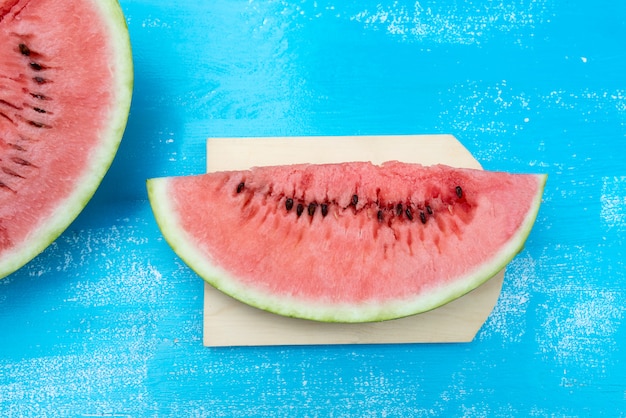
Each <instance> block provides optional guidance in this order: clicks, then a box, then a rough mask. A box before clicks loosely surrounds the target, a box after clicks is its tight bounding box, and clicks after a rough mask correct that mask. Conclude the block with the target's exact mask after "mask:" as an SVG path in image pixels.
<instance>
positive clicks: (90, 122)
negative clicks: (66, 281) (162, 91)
mask: <svg viewBox="0 0 626 418" xmlns="http://www.w3.org/2000/svg"><path fill="white" fill-rule="evenodd" d="M132 84H133V71H132V57H131V51H130V42H129V38H128V31H127V28H126V24H125V20H124V16H123V15H122V12H121V10H120V8H119V5H118V3H117V2H116V1H115V0H37V1H30V0H0V278H1V277H4V276H6V275H7V274H9V273H11V272H13V271H15V270H16V269H17V268H19V267H21V266H22V265H23V264H25V263H26V262H28V261H29V260H30V259H31V258H33V257H34V256H36V255H37V254H38V253H39V252H40V251H42V250H43V249H44V248H45V247H46V246H47V245H48V244H49V243H50V242H52V241H53V240H54V239H55V238H56V237H57V236H58V235H59V234H60V233H61V232H62V231H63V230H64V229H65V228H66V227H67V226H68V225H69V223H71V221H72V220H73V219H74V218H75V217H76V216H77V215H78V213H79V212H80V211H81V210H82V208H83V207H84V206H85V204H86V203H87V201H88V200H89V199H90V197H91V195H92V194H93V193H94V191H95V189H96V188H97V186H98V184H99V183H100V181H101V179H102V177H103V176H104V174H105V172H106V171H107V169H108V167H109V165H110V164H111V161H112V159H113V157H114V155H115V153H116V150H117V147H118V145H119V142H120V139H121V137H122V134H123V131H124V128H125V125H126V119H127V116H128V112H129V106H130V98H131V94H132Z"/></svg>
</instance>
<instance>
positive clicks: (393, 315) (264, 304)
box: [147, 174, 547, 323]
mask: <svg viewBox="0 0 626 418" xmlns="http://www.w3.org/2000/svg"><path fill="white" fill-rule="evenodd" d="M530 176H532V177H534V178H535V179H536V182H537V188H536V193H535V194H534V196H533V197H532V199H531V200H532V201H531V202H530V205H529V209H528V211H527V212H526V214H525V216H524V219H523V221H522V223H521V224H520V226H519V228H518V229H517V230H516V231H515V233H514V234H512V236H511V237H510V239H509V240H508V241H507V242H506V244H505V245H503V246H502V247H501V248H500V249H499V251H497V253H495V254H494V255H493V257H491V258H490V259H488V260H487V261H485V262H484V263H483V264H482V265H480V266H479V267H478V268H476V269H475V270H474V271H472V272H470V273H468V274H467V275H465V276H464V277H462V278H460V279H459V280H456V281H454V282H453V283H451V284H448V285H445V286H442V287H440V288H438V289H436V290H432V291H430V292H428V293H427V294H425V295H420V296H418V297H414V298H408V299H401V300H390V301H386V302H385V303H383V304H379V303H372V304H370V303H368V302H365V303H359V304H358V305H355V304H351V303H346V304H342V303H334V302H333V303H329V304H324V303H318V302H315V303H313V304H311V305H308V304H307V303H306V302H303V301H302V300H300V299H298V298H290V297H288V296H284V295H280V296H278V295H275V294H272V293H269V292H263V291H259V289H256V288H252V287H249V286H245V285H241V284H240V281H239V280H238V278H237V277H234V276H233V275H232V274H231V273H230V272H228V271H226V270H224V269H223V268H220V267H219V266H217V265H216V263H215V262H214V260H213V259H212V258H211V255H210V253H207V252H206V251H203V249H202V248H201V247H200V246H199V245H198V242H197V241H196V240H195V239H194V238H193V237H192V236H191V235H190V234H189V233H188V232H187V231H186V229H185V226H183V224H182V222H181V216H184V214H182V213H181V212H180V211H179V210H178V209H177V208H176V207H175V204H174V202H173V199H172V196H171V190H170V184H171V183H170V179H172V178H167V177H164V178H154V179H149V180H148V181H147V188H148V196H149V200H150V202H151V205H152V210H153V212H154V215H155V219H156V222H157V225H158V226H159V228H160V230H161V232H162V234H163V236H164V238H165V240H166V242H167V243H168V244H169V246H170V247H171V248H172V249H173V250H174V252H175V253H176V254H177V255H178V256H179V257H180V258H181V259H182V261H183V262H185V263H186V264H187V265H188V266H189V267H190V268H191V269H192V270H193V271H195V272H196V273H197V274H198V275H199V276H200V277H201V278H202V279H204V280H205V281H206V282H207V283H209V284H210V285H211V286H213V287H215V288H216V289H218V290H220V291H221V292H223V293H225V294H227V295H229V296H231V297H233V298H235V299H237V300H239V301H241V302H243V303H245V304H248V305H251V306H253V307H256V308H259V309H262V310H265V311H268V312H272V313H276V314H279V315H282V316H287V317H296V318H303V319H309V320H315V321H322V322H341V323H362V322H378V321H385V320H390V319H397V318H401V317H406V316H411V315H414V314H419V313H423V312H426V311H430V310H432V309H435V308H437V307H440V306H442V305H445V304H446V303H448V302H451V301H453V300H455V299H457V298H459V297H461V296H463V295H465V294H467V293H469V292H470V291H472V290H474V289H476V288H477V287H479V286H480V285H482V284H483V283H485V282H487V281H488V280H489V279H491V278H492V277H493V276H495V275H496V274H497V273H498V272H500V271H501V270H502V269H503V268H504V267H505V266H506V265H507V264H508V263H509V262H510V261H511V260H512V259H513V258H514V257H515V256H516V255H517V254H518V253H519V252H520V251H521V250H522V249H523V247H524V244H525V242H526V240H527V238H528V235H529V234H530V231H531V229H532V227H533V224H534V223H535V220H536V217H537V214H538V212H539V208H540V205H541V202H542V196H543V190H544V187H545V183H546V180H547V175H544V174H537V175H530Z"/></svg>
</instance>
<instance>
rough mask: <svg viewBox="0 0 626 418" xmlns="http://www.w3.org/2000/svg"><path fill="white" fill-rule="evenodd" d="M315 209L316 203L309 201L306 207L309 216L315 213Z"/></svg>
mask: <svg viewBox="0 0 626 418" xmlns="http://www.w3.org/2000/svg"><path fill="white" fill-rule="evenodd" d="M315 209H317V203H315V202H312V203H309V207H308V208H307V212H308V213H309V216H313V215H314V214H315Z"/></svg>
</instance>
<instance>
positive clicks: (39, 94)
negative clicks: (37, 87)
mask: <svg viewBox="0 0 626 418" xmlns="http://www.w3.org/2000/svg"><path fill="white" fill-rule="evenodd" d="M30 95H31V96H33V97H34V98H35V99H39V100H50V98H49V97H48V96H46V95H45V94H41V93H30Z"/></svg>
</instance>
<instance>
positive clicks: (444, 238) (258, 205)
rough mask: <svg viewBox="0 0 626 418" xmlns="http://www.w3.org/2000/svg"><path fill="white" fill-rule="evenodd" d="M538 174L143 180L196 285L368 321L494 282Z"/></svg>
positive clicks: (349, 171)
mask: <svg viewBox="0 0 626 418" xmlns="http://www.w3.org/2000/svg"><path fill="white" fill-rule="evenodd" d="M545 180H546V177H545V176H544V175H531V174H509V173H501V172H488V171H482V170H473V169H455V168H452V167H448V166H443V165H436V166H429V167H424V166H421V165H417V164H407V163H400V162H387V163H384V164H382V165H379V166H378V165H373V164H370V163H361V162H354V163H342V164H323V165H289V166H275V167H257V168H253V169H251V170H246V171H229V172H217V173H210V174H204V175H198V176H187V177H169V178H158V179H151V180H148V192H149V198H150V202H151V204H152V208H153V211H154V213H155V217H156V220H157V223H158V225H159V227H160V228H161V231H162V232H163V235H164V237H165V238H166V240H167V241H168V243H169V244H170V245H171V246H172V248H173V249H174V251H175V252H176V253H177V254H178V255H179V256H180V257H181V258H182V259H183V261H185V262H186V263H187V264H188V265H189V266H190V267H191V268H192V269H194V270H195V271H196V272H197V273H198V274H199V275H200V276H201V277H202V278H203V279H205V280H206V281H207V282H209V283H210V284H211V285H213V286H214V287H216V288H217V289H220V290H221V291H223V292H224V293H226V294H228V295H231V296H232V297H234V298H236V299H239V300H240V301H242V302H244V303H247V304H249V305H252V306H255V307H258V308H261V309H264V310H268V311H271V312H275V313H278V314H281V315H285V316H293V317H298V318H306V319H313V320H318V321H332V322H369V321H381V320H387V319H393V318H399V317H403V316H408V315H412V314H416V313H420V312H424V311H428V310H431V309H433V308H436V307H438V306H440V305H442V304H445V303H447V302H449V301H451V300H453V299H456V298H458V297H460V296H462V295H464V294H466V293H467V292H469V291H471V290H472V289H474V288H476V287H478V286H479V285H480V284H482V283H484V282H485V281H486V280H488V279H489V278H491V277H492V276H493V275H495V274H496V273H497V272H498V271H500V270H501V269H502V268H503V267H504V266H505V265H506V264H507V263H508V262H509V261H510V260H511V259H512V258H513V257H514V256H515V255H516V254H517V253H518V252H519V251H520V250H521V248H522V247H523V245H524V242H525V240H526V238H527V236H528V234H529V232H530V230H531V228H532V225H533V224H534V221H535V218H536V215H537V212H538V209H539V206H540V202H541V196H542V193H543V187H544V184H545Z"/></svg>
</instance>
